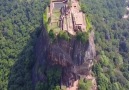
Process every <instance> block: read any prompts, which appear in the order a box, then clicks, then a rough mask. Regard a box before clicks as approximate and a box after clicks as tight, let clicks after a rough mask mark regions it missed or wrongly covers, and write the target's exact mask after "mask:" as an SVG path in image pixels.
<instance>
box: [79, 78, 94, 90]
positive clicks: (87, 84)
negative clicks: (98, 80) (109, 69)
mask: <svg viewBox="0 0 129 90" xmlns="http://www.w3.org/2000/svg"><path fill="white" fill-rule="evenodd" d="M91 86H92V82H91V80H83V79H81V80H79V85H78V90H91Z"/></svg>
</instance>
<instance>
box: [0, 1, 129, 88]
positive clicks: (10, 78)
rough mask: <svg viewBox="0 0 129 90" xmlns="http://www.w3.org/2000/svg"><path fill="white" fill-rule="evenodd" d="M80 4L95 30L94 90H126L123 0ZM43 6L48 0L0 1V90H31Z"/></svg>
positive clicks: (128, 65) (128, 51)
mask: <svg viewBox="0 0 129 90" xmlns="http://www.w3.org/2000/svg"><path fill="white" fill-rule="evenodd" d="M81 1H82V3H83V4H82V9H83V12H85V13H87V15H88V16H89V17H90V19H91V21H92V25H93V27H94V30H95V43H96V50H97V58H96V60H95V61H96V62H95V64H94V67H93V72H94V76H95V77H96V78H97V84H98V90H129V19H123V18H122V16H123V15H124V13H125V0H81ZM47 4H48V0H1V1H0V90H7V89H8V90H32V89H33V84H32V79H31V71H32V67H33V65H34V62H35V60H34V46H35V43H36V40H37V37H38V36H39V34H40V31H41V30H42V23H43V22H42V13H43V12H44V10H45V7H46V5H47ZM36 89H37V90H40V89H41V88H38V87H37V88H36ZM41 90H42V89H41ZM45 90H46V89H45Z"/></svg>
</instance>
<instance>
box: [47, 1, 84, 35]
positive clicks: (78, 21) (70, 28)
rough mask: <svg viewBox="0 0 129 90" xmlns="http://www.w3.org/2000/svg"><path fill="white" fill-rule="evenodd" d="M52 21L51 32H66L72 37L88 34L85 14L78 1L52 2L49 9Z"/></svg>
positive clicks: (49, 16)
mask: <svg viewBox="0 0 129 90" xmlns="http://www.w3.org/2000/svg"><path fill="white" fill-rule="evenodd" d="M47 18H48V19H50V23H49V25H48V27H49V30H53V31H54V32H55V33H59V32H60V30H63V31H66V32H68V33H69V34H71V35H76V32H78V31H81V32H86V21H85V14H84V13H83V12H81V10H80V6H79V1H78V0H51V1H50V5H49V6H48V9H47Z"/></svg>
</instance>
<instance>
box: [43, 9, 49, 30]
mask: <svg viewBox="0 0 129 90" xmlns="http://www.w3.org/2000/svg"><path fill="white" fill-rule="evenodd" d="M47 9H48V8H46V10H45V12H44V14H43V24H44V27H45V29H46V30H48V17H47Z"/></svg>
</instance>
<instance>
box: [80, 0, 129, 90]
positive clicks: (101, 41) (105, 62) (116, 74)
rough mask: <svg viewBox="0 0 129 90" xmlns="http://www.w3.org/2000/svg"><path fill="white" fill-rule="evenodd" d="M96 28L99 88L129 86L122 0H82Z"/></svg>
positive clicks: (128, 26) (128, 37) (128, 34)
mask: <svg viewBox="0 0 129 90" xmlns="http://www.w3.org/2000/svg"><path fill="white" fill-rule="evenodd" d="M82 2H83V5H82V8H83V11H84V12H86V13H87V14H88V15H89V16H90V17H91V20H92V24H93V26H94V28H95V43H96V50H97V58H96V62H95V63H96V64H95V65H94V67H93V72H94V76H95V77H96V78H97V84H98V90H129V19H123V18H122V17H123V15H124V13H125V7H126V6H125V5H126V3H125V0H94V1H92V0H82Z"/></svg>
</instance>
